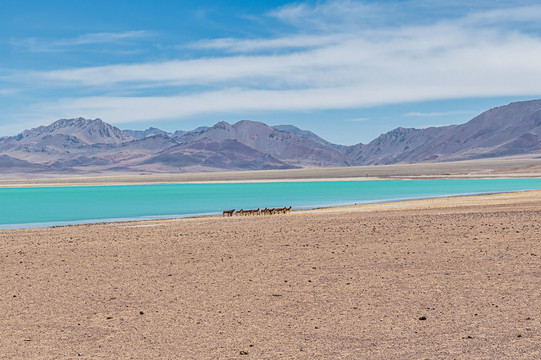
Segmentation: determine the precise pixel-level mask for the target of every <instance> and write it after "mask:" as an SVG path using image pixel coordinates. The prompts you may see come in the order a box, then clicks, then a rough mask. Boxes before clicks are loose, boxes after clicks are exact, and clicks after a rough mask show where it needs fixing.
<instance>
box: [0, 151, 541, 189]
mask: <svg viewBox="0 0 541 360" xmlns="http://www.w3.org/2000/svg"><path fill="white" fill-rule="evenodd" d="M31 176H38V178H31ZM39 176H40V175H37V174H33V175H31V174H19V175H17V174H1V173H0V187H23V186H70V185H73V186H83V185H135V184H182V183H215V182H219V183H224V182H261V181H265V182H270V181H337V180H341V181H347V180H351V181H353V180H354V181H359V180H373V179H389V178H391V179H437V178H450V179H453V178H459V179H460V178H502V177H508V178H512V177H515V178H516V177H541V158H539V159H522V158H518V159H512V160H510V159H490V160H470V161H456V162H448V163H422V164H395V165H377V166H352V167H337V168H307V169H292V170H261V171H229V172H208V173H185V174H145V175H142V174H133V175H125V174H117V175H108V176H100V175H96V176H70V177H63V178H59V177H58V175H56V176H55V175H49V177H42V178H39Z"/></svg>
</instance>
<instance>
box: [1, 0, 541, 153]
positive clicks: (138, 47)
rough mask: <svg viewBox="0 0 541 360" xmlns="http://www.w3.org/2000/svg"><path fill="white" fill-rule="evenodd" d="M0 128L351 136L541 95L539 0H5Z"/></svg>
mask: <svg viewBox="0 0 541 360" xmlns="http://www.w3.org/2000/svg"><path fill="white" fill-rule="evenodd" d="M0 9H1V12H0V135H14V134H16V133H18V132H20V131H22V130H23V129H26V128H31V127H35V126H39V125H44V124H49V123H51V122H53V121H55V120H57V119H59V118H71V117H80V116H81V117H85V118H92V119H93V118H97V117H99V118H101V119H103V120H104V121H106V122H109V123H111V124H113V125H115V126H118V127H120V128H122V129H126V128H130V129H145V128H147V127H150V126H155V127H159V128H162V129H164V130H169V131H173V130H177V129H182V130H190V129H193V128H195V127H197V126H201V125H213V124H214V123H216V122H218V121H228V122H230V123H234V122H236V121H238V120H242V119H250V120H256V121H263V122H265V123H267V124H269V125H278V124H292V125H296V126H298V127H300V128H303V129H308V130H312V131H314V132H315V133H317V134H318V135H320V136H322V137H324V138H326V139H327V140H329V141H333V142H336V143H341V144H355V143H359V142H365V143H366V142H368V141H370V140H372V139H373V138H375V137H376V136H378V135H379V134H381V133H383V132H387V131H389V130H391V129H393V128H395V127H398V126H403V127H415V128H424V127H428V126H439V125H447V124H454V123H464V122H466V121H468V120H470V119H471V118H472V117H474V116H475V115H477V114H479V113H480V112H482V111H484V110H487V109H489V108H491V107H494V106H500V105H505V104H507V103H509V102H512V101H517V100H528V99H536V98H541V22H540V21H539V19H540V18H541V4H539V3H538V1H525V0H524V1H521V0H518V1H494V0H493V1H484V0H481V1H464V0H458V1H454V2H452V3H451V4H450V2H448V1H439V0H410V1H356V0H321V1H313V0H312V1H293V2H292V1H279V0H274V1H269V0H266V1H253V0H252V1H247V0H236V1H235V0H228V1H225V0H224V1H218V0H214V1H211V0H199V1H183V0H177V1H173V0H161V1H150V0H148V1H142V0H130V1H124V0H117V1H101V0H93V1H82V0H81V1H66V0H64V1H58V0H57V1H55V0H49V1H29V0H27V1H25V0H18V1H11V0H0Z"/></svg>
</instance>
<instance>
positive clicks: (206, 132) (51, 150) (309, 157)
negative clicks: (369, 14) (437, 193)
mask: <svg viewBox="0 0 541 360" xmlns="http://www.w3.org/2000/svg"><path fill="white" fill-rule="evenodd" d="M511 155H527V156H532V157H541V100H531V101H523V102H515V103H511V104H509V105H506V106H501V107H497V108H493V109H490V110H488V111H486V112H484V113H482V114H480V115H479V116H477V117H475V118H473V119H472V120H470V121H468V122H467V123H465V124H462V125H450V126H441V127H430V128H426V129H414V128H402V127H399V128H397V129H394V130H392V131H389V132H387V133H385V134H382V135H380V136H379V137H378V138H376V139H374V140H373V141H371V142H369V143H368V144H361V143H360V144H357V145H353V146H344V145H338V144H333V143H330V142H329V141H326V140H325V139H323V138H321V137H319V136H317V135H316V134H314V133H313V132H311V131H308V130H301V129H299V128H297V127H295V126H292V125H279V126H273V127H271V126H268V125H266V124H264V123H261V122H255V121H248V120H243V121H239V122H237V123H235V124H229V123H226V122H219V123H217V124H215V125H214V126H212V127H200V128H197V129H195V130H192V131H183V130H177V131H175V132H166V131H163V130H160V129H157V128H149V129H147V130H144V131H141V130H120V129H119V128H117V127H115V126H112V125H110V124H107V123H105V122H103V121H102V120H100V119H95V120H88V119H83V118H78V119H61V120H58V121H55V122H54V123H52V124H50V125H48V126H40V127H37V128H34V129H30V130H24V131H23V132H21V133H20V134H18V135H16V136H7V137H1V138H0V169H1V171H2V173H19V174H29V173H65V174H92V173H95V174H99V173H124V172H132V173H133V172H137V173H141V172H144V173H154V172H163V173H166V172H167V173H178V172H198V171H224V170H263V169H291V168H305V167H337V166H356V165H381V164H395V163H422V162H444V161H456V160H469V159H479V158H488V157H506V156H511Z"/></svg>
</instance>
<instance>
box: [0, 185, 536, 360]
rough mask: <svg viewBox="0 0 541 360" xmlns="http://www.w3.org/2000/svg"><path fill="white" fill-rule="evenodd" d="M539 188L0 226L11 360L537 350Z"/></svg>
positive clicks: (0, 328)
mask: <svg viewBox="0 0 541 360" xmlns="http://www.w3.org/2000/svg"><path fill="white" fill-rule="evenodd" d="M540 219H541V192H540V191H533V192H524V193H515V194H499V195H491V196H476V197H463V198H449V199H436V200H422V201H410V202H402V203H396V204H392V203H390V204H380V205H369V206H353V207H344V208H332V209H320V210H311V211H296V212H295V211H294V212H291V213H290V214H283V215H272V216H250V217H230V218H222V217H206V218H191V219H177V220H160V221H148V222H128V223H110V224H95V225H83V226H66V227H58V228H48V229H19V230H2V231H0V268H1V273H2V276H1V278H0V290H1V291H0V311H1V312H2V316H1V317H0V358H2V359H64V358H66V359H68V358H92V359H540V358H541V225H540V221H539V220H540Z"/></svg>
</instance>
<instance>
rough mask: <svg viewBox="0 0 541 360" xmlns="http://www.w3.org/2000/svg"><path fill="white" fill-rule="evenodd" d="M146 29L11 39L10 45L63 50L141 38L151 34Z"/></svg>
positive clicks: (39, 49) (37, 50) (51, 50)
mask: <svg viewBox="0 0 541 360" xmlns="http://www.w3.org/2000/svg"><path fill="white" fill-rule="evenodd" d="M151 35H152V33H150V32H148V31H142V30H139V31H125V32H102V33H92V34H83V35H80V36H77V37H74V38H65V39H58V40H44V39H40V38H24V39H11V40H10V43H11V45H15V46H22V47H25V48H27V49H28V50H29V51H32V52H56V51H65V50H68V49H70V48H74V47H79V48H80V47H81V46H84V45H95V44H108V43H109V44H115V43H119V42H121V41H125V40H129V39H141V38H145V37H149V36H151Z"/></svg>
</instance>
